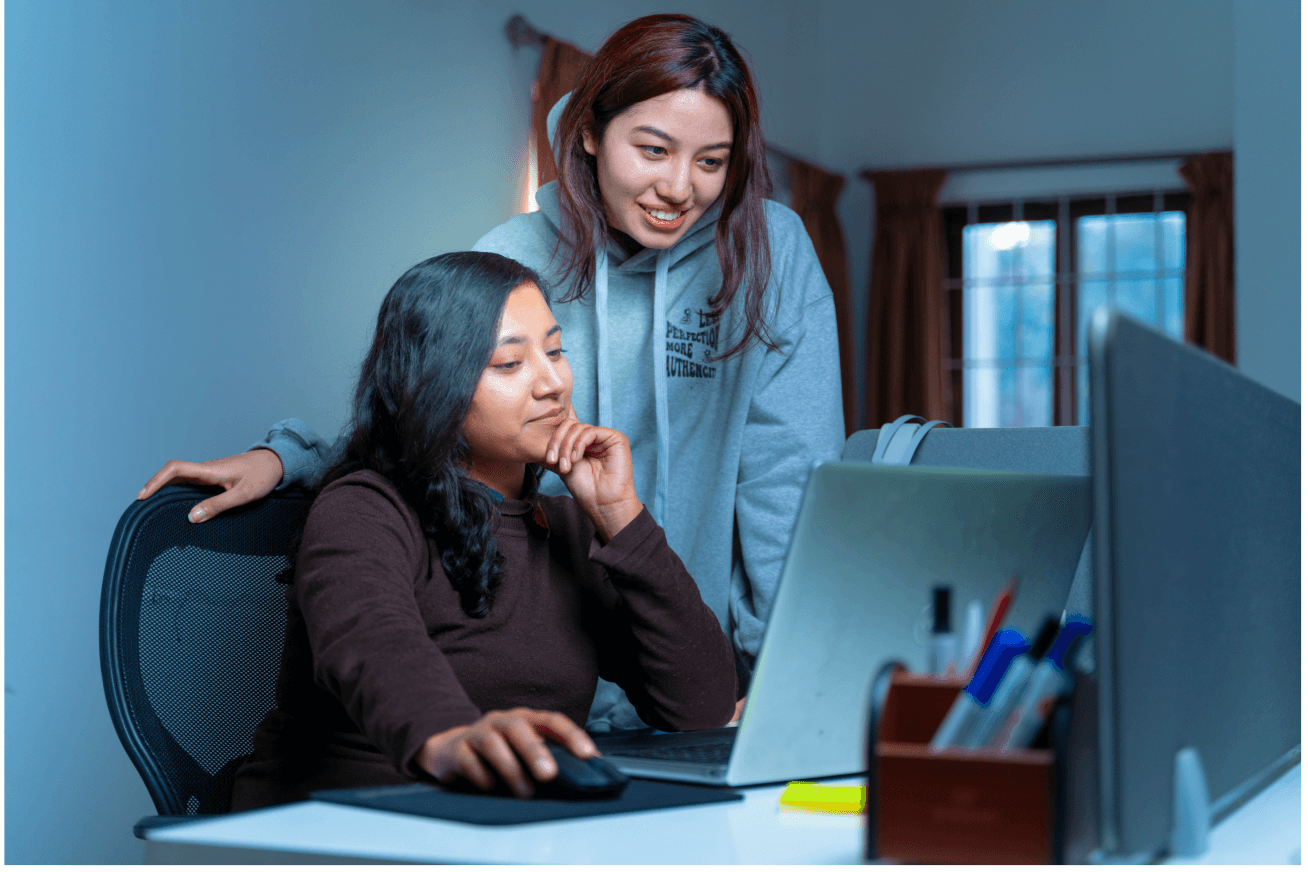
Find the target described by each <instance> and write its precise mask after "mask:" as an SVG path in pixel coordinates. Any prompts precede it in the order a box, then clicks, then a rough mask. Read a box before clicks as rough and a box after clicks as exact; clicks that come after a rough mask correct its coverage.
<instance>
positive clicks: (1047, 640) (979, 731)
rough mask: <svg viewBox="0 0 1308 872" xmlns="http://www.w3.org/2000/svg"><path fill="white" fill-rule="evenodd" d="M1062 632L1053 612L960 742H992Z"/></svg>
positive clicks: (969, 744) (981, 744)
mask: <svg viewBox="0 0 1308 872" xmlns="http://www.w3.org/2000/svg"><path fill="white" fill-rule="evenodd" d="M1058 631H1059V626H1058V618H1056V617H1054V616H1053V615H1049V616H1048V617H1047V618H1045V620H1044V623H1043V624H1042V625H1041V626H1040V632H1039V633H1037V634H1036V639H1035V642H1033V643H1032V644H1031V648H1030V650H1029V651H1027V652H1026V653H1024V654H1021V655H1019V656H1017V657H1015V658H1013V663H1012V665H1010V666H1009V667H1008V671H1007V672H1005V673H1004V680H1003V681H1001V682H999V687H997V688H996V689H995V694H994V696H992V697H991V698H990V704H989V705H988V706H986V710H985V712H984V713H983V714H982V715H981V717H979V718H977V721H976V724H974V725H973V727H972V729H971V730H969V731H968V732H967V733H965V734H964V735H963V737H962V738H961V739H960V740H959V742H958V744H959V745H961V746H962V747H964V748H984V747H986V746H987V745H989V744H990V743H991V741H992V740H993V739H994V737H995V736H996V735H997V734H998V733H999V730H1000V729H1001V728H1002V727H1003V726H1004V724H1005V723H1006V722H1007V721H1008V718H1009V716H1010V715H1012V713H1013V709H1014V708H1015V707H1016V706H1017V703H1018V701H1019V700H1020V699H1021V698H1022V693H1023V692H1024V691H1025V690H1026V686H1027V683H1028V682H1029V681H1030V678H1031V674H1032V673H1033V672H1035V668H1036V666H1037V664H1038V663H1039V661H1040V659H1041V658H1042V657H1044V656H1045V654H1046V653H1047V652H1048V651H1049V650H1050V649H1051V648H1052V647H1053V644H1054V642H1055V641H1056V640H1057V639H1058Z"/></svg>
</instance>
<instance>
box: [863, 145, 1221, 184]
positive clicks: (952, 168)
mask: <svg viewBox="0 0 1308 872" xmlns="http://www.w3.org/2000/svg"><path fill="white" fill-rule="evenodd" d="M1227 150H1229V149H1209V151H1227ZM1203 153H1204V152H1203V151H1166V152H1137V153H1135V154H1107V155H1098V156H1091V155H1086V156H1082V157H1052V158H1040V159H1036V160H1016V161H994V162H990V163H961V164H943V165H941V166H926V165H917V166H900V167H877V168H876V169H865V170H862V171H860V172H859V176H860V177H861V178H863V179H865V180H867V181H871V180H872V174H873V173H875V172H887V171H892V172H893V171H900V170H914V169H942V170H945V171H946V172H951V173H964V172H975V171H978V170H1025V169H1036V168H1038V167H1067V166H1083V165H1087V164H1106V163H1143V162H1145V161H1163V160H1168V161H1171V160H1189V159H1190V158H1192V157H1194V156H1195V155H1198V154H1203Z"/></svg>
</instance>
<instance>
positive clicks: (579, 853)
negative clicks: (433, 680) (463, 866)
mask: <svg viewBox="0 0 1308 872" xmlns="http://www.w3.org/2000/svg"><path fill="white" fill-rule="evenodd" d="M831 783H833V784H861V783H862V781H861V779H857V778H847V779H841V780H838V781H833V782H831ZM783 789H784V787H783V786H781V785H776V786H771V787H759V788H753V789H748V790H742V791H741V792H742V793H744V794H745V799H744V800H743V801H741V802H730V803H721V804H717V805H704V806H693V807H689V808H680V809H667V810H663V811H649V812H638V813H634V814H625V815H608V816H605V817H594V818H584V819H573V820H566V821H554V822H550V823H541V824H522V825H516V826H503V827H484V826H476V825H471V824H459V823H453V822H450V821H441V820H432V819H430V818H422V817H414V816H410V815H401V814H391V813H387V812H380V811H371V810H368V809H361V808H352V807H349V806H343V805H333V804H330V803H320V802H304V803H297V804H295V805H287V806H280V807H277V808H270V809H264V810H262V811H252V812H244V813H241V814H234V815H227V816H224V817H222V818H218V819H214V820H207V821H201V822H197V823H192V824H180V825H178V826H173V827H168V828H165V829H161V830H156V831H155V832H154V833H153V834H152V835H151V836H150V839H149V842H148V843H147V848H146V857H147V859H148V861H149V862H151V863H257V862H281V863H287V862H325V863H331V862H337V863H350V862H369V863H378V862H381V863H385V862H401V863H403V862H418V863H432V862H447V863H551V864H580V863H714V864H717V863H750V864H775V863H784V864H811V863H859V862H862V858H863V818H862V816H861V815H825V814H815V813H805V812H796V811H782V810H781V809H780V807H779V806H778V803H777V800H778V799H779V798H780V796H781V792H782V790H783ZM1299 821H1300V767H1299V766H1295V767H1294V768H1293V769H1291V770H1290V771H1289V772H1287V773H1285V774H1284V775H1282V776H1281V777H1280V779H1278V780H1277V781H1276V782H1275V783H1274V784H1272V785H1271V786H1270V787H1269V788H1268V789H1267V790H1265V791H1264V792H1263V793H1261V794H1259V796H1257V797H1255V798H1254V799H1253V800H1251V801H1250V802H1249V803H1247V804H1246V805H1245V806H1244V807H1243V808H1241V809H1240V810H1238V811H1237V812H1235V813H1234V814H1232V815H1231V816H1230V817H1228V818H1227V819H1226V820H1225V821H1223V822H1222V824H1221V825H1220V826H1219V827H1218V828H1217V829H1216V830H1214V832H1213V833H1212V836H1211V839H1210V846H1209V852H1208V854H1207V855H1205V856H1204V857H1201V858H1193V859H1189V860H1185V861H1182V862H1190V863H1194V862H1199V863H1289V862H1295V863H1297V862H1299V850H1300V830H1299Z"/></svg>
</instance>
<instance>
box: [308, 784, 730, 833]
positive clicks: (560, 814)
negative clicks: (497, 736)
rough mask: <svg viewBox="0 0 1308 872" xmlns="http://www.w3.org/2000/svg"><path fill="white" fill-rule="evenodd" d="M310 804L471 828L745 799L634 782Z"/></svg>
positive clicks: (336, 798)
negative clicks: (602, 788) (591, 788)
mask: <svg viewBox="0 0 1308 872" xmlns="http://www.w3.org/2000/svg"><path fill="white" fill-rule="evenodd" d="M309 798H310V799H316V800H318V801H320V802H335V803H339V804H341V805H357V806H362V807H363V808H376V809H381V810H383V811H398V812H400V813H402V814H416V815H422V816H423V817H432V818H443V819H444V820H450V821H461V822H462V823H466V824H485V825H489V826H497V825H501V824H530V823H536V822H538V821H554V820H562V819H564V818H574V817H593V816H595V815H603V814H618V813H620V812H628V811H649V810H651V809H656V808H676V807H677V806H681V805H703V804H705V803H710V802H730V801H734V800H738V799H744V796H743V795H742V794H739V793H733V792H731V791H728V790H723V789H722V788H718V787H700V786H698V785H694V784H673V783H672V782H668V781H645V780H643V779H640V778H633V779H631V783H629V784H628V785H627V789H626V790H624V791H623V792H622V795H621V796H616V797H609V798H606V799H546V798H533V799H518V798H516V797H512V796H484V795H479V794H475V793H465V792H462V791H458V792H456V791H452V790H442V789H441V788H440V787H437V786H435V785H430V784H400V785H388V786H386V787H360V788H352V789H349V790H317V791H314V792H313V793H311V794H309Z"/></svg>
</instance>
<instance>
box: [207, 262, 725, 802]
mask: <svg viewBox="0 0 1308 872" xmlns="http://www.w3.org/2000/svg"><path fill="white" fill-rule="evenodd" d="M571 394H572V371H571V370H570V369H569V368H568V363H567V361H566V359H565V358H564V356H563V347H562V337H561V333H560V328H559V326H558V324H557V323H556V322H555V320H554V317H553V315H552V313H551V311H550V307H549V304H548V302H547V300H546V299H545V297H544V295H543V294H542V292H541V290H540V285H539V282H538V280H537V277H536V275H535V273H533V272H532V271H531V270H529V269H527V268H526V267H524V266H522V265H520V264H518V263H516V262H515V261H512V260H509V259H507V258H505V257H501V256H500V255H497V254H480V253H472V252H460V253H455V254H446V255H441V256H440V257H435V258H432V259H430V260H427V261H424V262H423V263H420V264H418V265H417V266H415V267H414V268H413V269H411V270H409V271H408V272H407V273H405V274H404V275H403V276H402V277H401V278H400V280H399V281H397V282H396V283H395V285H394V287H392V288H391V290H390V292H389V293H388V294H387V296H386V299H385V300H384V301H383V303H382V308H381V313H380V315H379V316H378V319H377V332H376V335H375V337H374V339H373V343H372V347H371V349H370V350H369V352H368V355H367V358H366V359H365V360H364V363H363V367H362V373H361V375H360V378H359V384H358V388H357V390H356V392H355V397H354V407H353V422H352V427H351V431H350V436H349V440H348V444H347V447H346V449H345V451H344V454H343V455H342V456H341V457H340V458H339V459H338V460H337V462H336V463H335V464H334V465H333V466H332V467H331V468H330V469H329V470H328V471H327V472H326V473H325V474H324V476H323V478H322V480H321V482H320V485H319V487H320V492H319V493H318V496H317V498H316V499H315V500H314V503H313V506H312V508H311V509H310V512H309V516H308V520H307V522H306V525H305V530H304V536H303V541H302V544H301V546H300V549H299V554H298V556H297V558H296V563H295V568H294V575H293V579H292V581H291V584H290V586H289V589H288V591H287V599H288V601H289V609H288V616H287V624H286V642H285V648H284V650H283V653H282V664H281V673H280V676H279V678H278V682H277V707H276V708H275V709H274V710H273V711H272V712H270V713H269V714H268V716H267V717H266V718H265V719H264V721H263V723H261V724H260V725H259V727H258V729H257V731H256V733H255V737H254V752H253V754H252V755H251V757H250V759H249V760H247V761H246V762H245V763H244V764H243V765H242V767H241V768H240V770H239V771H238V772H237V776H236V783H235V786H234V788H233V796H232V808H233V810H239V809H247V808H255V807H259V806H265V805H274V804H278V803H283V802H293V801H296V800H301V799H305V798H306V797H307V796H308V793H309V791H312V790H320V789H328V788H337V787H360V786H365V785H377V784H398V783H404V782H407V781H414V780H421V779H425V778H432V777H434V778H436V779H439V780H441V781H453V780H460V779H462V780H466V781H467V782H471V784H473V785H475V786H476V787H478V788H480V789H482V790H490V789H493V788H494V787H495V786H496V783H497V781H502V782H503V783H505V784H507V785H508V787H509V788H510V789H511V790H512V791H513V792H514V793H515V794H516V795H518V796H527V795H530V794H531V793H532V792H533V783H534V782H535V781H548V780H549V779H550V778H552V777H553V776H554V774H555V772H556V768H555V764H554V762H553V759H552V758H551V756H550V755H549V753H548V751H547V750H546V748H545V745H544V740H543V738H542V737H550V738H552V739H555V740H557V741H559V742H561V743H562V744H563V745H565V746H566V747H567V748H568V749H569V750H571V751H572V752H573V753H574V754H576V755H578V756H581V757H588V756H595V755H596V754H598V751H597V750H596V749H595V746H594V744H593V743H592V742H591V741H590V739H589V738H588V737H587V735H586V733H585V732H584V731H583V730H582V729H581V728H580V727H578V726H577V724H579V723H584V722H585V718H586V713H587V711H588V710H589V708H590V705H591V699H592V697H593V696H594V694H595V682H596V677H597V676H603V677H604V678H606V679H609V680H611V681H614V682H616V683H618V684H619V685H621V686H622V687H623V688H624V689H625V690H626V692H627V694H628V695H629V696H630V698H631V699H632V700H633V702H634V703H635V704H636V706H637V709H638V710H639V712H640V715H641V717H642V718H643V719H644V720H645V721H646V722H647V723H649V724H652V725H654V726H657V727H659V728H660V729H664V730H694V729H706V728H712V727H720V726H722V725H723V724H725V723H726V722H727V721H728V720H730V719H731V716H732V712H733V709H734V707H735V700H736V673H735V665H734V660H733V656H732V653H731V647H730V645H729V644H728V642H727V639H726V637H725V636H724V635H723V633H722V630H721V629H720V627H719V626H718V621H717V619H716V618H715V617H714V615H713V612H712V611H710V610H709V608H708V607H707V606H706V605H705V604H704V602H703V600H702V599H701V598H700V594H699V590H698V588H697V587H696V585H695V581H694V580H693V579H692V578H691V577H690V575H689V574H688V573H687V572H686V570H685V567H684V566H683V565H682V563H681V561H680V560H679V559H678V557H677V555H676V554H675V553H673V551H672V550H671V549H670V548H669V547H668V544H667V542H666V540H665V539H664V535H663V530H662V529H661V528H660V527H659V526H658V525H657V524H655V523H654V520H653V519H652V518H651V517H650V515H649V513H648V512H647V511H646V510H645V508H644V506H643V505H642V504H641V502H640V500H639V499H638V498H637V495H636V492H635V486H634V484H633V479H632V468H631V451H630V447H629V445H628V442H627V439H626V437H625V436H623V435H622V434H621V433H619V432H617V431H616V430H611V429H606V428H603V427H593V426H590V425H587V424H583V423H581V422H579V421H578V420H577V419H576V417H575V416H573V414H572V406H571V402H570V397H571ZM542 468H544V469H549V470H552V471H554V472H556V473H558V475H559V476H560V477H561V478H562V480H563V481H564V483H565V484H566V485H567V487H568V490H569V491H570V492H571V494H572V496H571V497H566V496H559V497H552V496H539V495H537V493H536V482H537V479H538V477H539V476H540V474H541V469H542Z"/></svg>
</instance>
